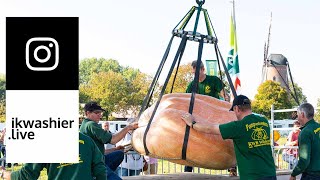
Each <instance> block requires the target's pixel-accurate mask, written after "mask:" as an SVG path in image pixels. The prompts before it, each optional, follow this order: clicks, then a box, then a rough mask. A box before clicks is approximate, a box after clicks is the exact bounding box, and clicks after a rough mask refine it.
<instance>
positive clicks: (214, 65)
mask: <svg viewBox="0 0 320 180" xmlns="http://www.w3.org/2000/svg"><path fill="white" fill-rule="evenodd" d="M206 67H207V68H206V69H207V75H210V76H218V61H217V60H206Z"/></svg>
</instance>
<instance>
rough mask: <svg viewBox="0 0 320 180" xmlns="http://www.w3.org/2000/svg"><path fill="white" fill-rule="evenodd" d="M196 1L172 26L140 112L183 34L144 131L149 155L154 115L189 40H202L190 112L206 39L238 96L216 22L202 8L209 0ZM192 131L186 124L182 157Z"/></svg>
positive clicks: (234, 94) (184, 157) (183, 157)
mask: <svg viewBox="0 0 320 180" xmlns="http://www.w3.org/2000/svg"><path fill="white" fill-rule="evenodd" d="M196 2H197V4H198V7H195V6H193V7H192V8H191V9H190V10H189V12H188V13H187V14H186V15H185V16H184V17H183V18H182V19H181V20H180V22H179V23H178V24H177V25H176V26H175V28H174V29H173V30H172V37H171V39H170V41H169V44H168V46H167V49H166V51H165V53H164V55H163V57H162V60H161V62H160V65H159V67H158V70H157V72H156V74H155V77H154V79H153V81H152V83H151V85H150V87H149V90H148V93H147V95H146V97H145V98H144V101H143V104H142V107H141V110H140V112H139V115H138V117H137V118H138V119H139V118H140V116H141V115H142V113H143V112H144V111H145V110H146V108H147V107H149V103H150V101H151V98H152V96H153V93H154V90H155V87H156V84H157V82H158V79H159V76H160V74H161V71H162V69H163V66H164V64H165V62H166V59H167V58H168V55H169V52H170V49H171V45H172V41H173V39H174V37H179V38H181V42H180V45H179V48H178V50H177V52H176V55H175V57H174V60H173V63H172V65H171V67H170V70H169V72H168V75H167V77H166V80H165V82H164V85H163V87H162V90H161V92H160V95H159V98H158V99H157V102H156V103H155V107H154V110H153V112H152V115H151V117H150V120H149V122H148V125H147V127H146V130H145V133H144V135H143V144H144V149H145V152H146V155H148V154H149V153H150V152H149V150H148V148H147V142H146V137H147V133H148V131H149V129H150V126H151V123H152V120H153V118H154V115H155V113H156V111H157V108H158V106H159V104H160V101H161V99H162V96H163V94H164V92H165V89H166V87H167V85H168V82H169V79H170V77H171V74H172V72H173V70H174V68H175V66H176V64H177V67H176V68H177V69H176V74H175V77H176V75H177V72H178V68H179V65H180V61H181V58H182V56H183V53H184V50H185V47H186V44H187V41H195V42H198V43H199V47H198V58H197V67H196V71H195V77H194V80H193V82H194V83H193V87H192V94H191V99H190V105H189V113H190V114H192V112H193V105H194V101H195V96H196V92H197V89H198V82H199V73H200V64H201V57H202V51H203V43H208V44H213V45H214V49H215V55H216V57H217V60H218V65H219V70H220V76H221V69H220V63H219V60H221V62H222V66H223V69H224V71H225V74H226V77H227V80H228V83H229V84H230V88H231V91H232V93H233V96H234V97H236V91H235V88H234V86H233V83H232V81H231V77H230V74H229V73H228V70H227V67H226V65H225V63H224V60H223V57H222V55H221V52H220V50H219V48H218V45H217V42H218V40H217V36H216V34H215V31H214V29H213V25H212V22H211V20H210V16H209V14H208V12H207V10H206V9H203V8H202V5H203V4H204V3H205V0H202V1H201V0H196ZM196 10H197V15H196V20H195V25H194V28H193V31H186V30H185V28H186V26H187V24H188V22H189V21H190V19H191V17H192V15H193V14H194V12H195V11H196ZM201 11H202V12H203V15H204V19H205V24H206V29H207V33H208V34H206V35H204V34H201V33H198V32H197V27H198V23H199V18H200V13H201ZM179 25H180V26H179ZM178 26H179V28H177V27H178ZM175 77H174V80H173V84H174V82H175ZM221 81H222V79H221ZM173 84H172V87H171V92H172V89H173ZM189 131H190V127H189V126H187V125H186V129H185V137H184V144H183V148H182V157H181V159H183V160H187V156H186V152H187V145H188V139H189Z"/></svg>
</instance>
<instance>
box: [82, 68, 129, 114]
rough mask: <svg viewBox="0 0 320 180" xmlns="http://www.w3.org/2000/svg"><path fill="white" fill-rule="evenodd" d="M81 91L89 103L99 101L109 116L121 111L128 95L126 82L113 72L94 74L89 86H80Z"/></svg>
mask: <svg viewBox="0 0 320 180" xmlns="http://www.w3.org/2000/svg"><path fill="white" fill-rule="evenodd" d="M80 91H81V92H83V94H84V96H85V97H86V98H87V100H88V101H89V100H91V101H97V102H98V103H99V104H100V105H101V106H102V107H103V108H105V109H106V110H107V111H108V113H109V114H110V113H111V112H114V111H115V112H116V111H119V110H120V109H119V107H121V104H124V103H125V101H126V94H127V93H128V92H127V83H126V80H125V79H124V78H123V76H122V75H121V74H120V73H116V72H113V71H108V72H100V73H96V74H92V76H91V79H90V81H89V82H88V84H82V85H80Z"/></svg>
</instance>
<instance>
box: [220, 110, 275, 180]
mask: <svg viewBox="0 0 320 180" xmlns="http://www.w3.org/2000/svg"><path fill="white" fill-rule="evenodd" d="M219 129H220V133H221V136H222V138H223V139H232V140H233V145H234V151H235V154H236V159H237V164H238V168H239V174H240V180H256V179H260V178H264V177H268V176H275V175H276V167H275V164H274V160H273V156H272V151H271V146H270V126H269V122H268V120H267V119H265V118H264V117H260V116H258V115H254V114H250V115H248V116H246V117H244V118H243V119H242V120H239V121H231V122H229V123H226V124H220V125H219Z"/></svg>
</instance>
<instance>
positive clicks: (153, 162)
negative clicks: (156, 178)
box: [144, 156, 158, 174]
mask: <svg viewBox="0 0 320 180" xmlns="http://www.w3.org/2000/svg"><path fill="white" fill-rule="evenodd" d="M144 159H145V160H146V163H148V169H147V170H146V171H144V174H157V172H158V159H157V158H153V157H150V156H144Z"/></svg>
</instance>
